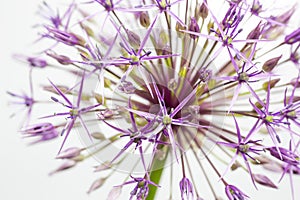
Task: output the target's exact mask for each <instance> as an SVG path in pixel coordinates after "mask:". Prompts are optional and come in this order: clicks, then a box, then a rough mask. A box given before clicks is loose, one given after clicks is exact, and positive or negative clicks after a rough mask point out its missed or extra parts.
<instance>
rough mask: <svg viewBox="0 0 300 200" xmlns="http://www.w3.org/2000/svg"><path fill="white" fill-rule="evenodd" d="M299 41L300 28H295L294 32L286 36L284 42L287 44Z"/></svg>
mask: <svg viewBox="0 0 300 200" xmlns="http://www.w3.org/2000/svg"><path fill="white" fill-rule="evenodd" d="M299 41H300V28H298V29H297V30H295V31H294V32H292V33H291V34H289V35H287V36H286V37H285V38H284V42H285V43H286V44H294V43H296V42H299Z"/></svg>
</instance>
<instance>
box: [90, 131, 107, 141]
mask: <svg viewBox="0 0 300 200" xmlns="http://www.w3.org/2000/svg"><path fill="white" fill-rule="evenodd" d="M91 136H92V138H94V139H96V140H105V136H104V134H103V133H100V132H95V133H92V134H91Z"/></svg>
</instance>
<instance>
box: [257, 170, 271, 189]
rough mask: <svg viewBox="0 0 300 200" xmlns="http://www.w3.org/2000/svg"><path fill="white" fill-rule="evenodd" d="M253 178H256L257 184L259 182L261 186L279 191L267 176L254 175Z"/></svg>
mask: <svg viewBox="0 0 300 200" xmlns="http://www.w3.org/2000/svg"><path fill="white" fill-rule="evenodd" d="M253 178H254V180H255V182H257V183H259V184H261V185H264V186H268V187H271V188H276V189H277V186H276V185H275V184H274V183H273V182H272V181H271V180H270V179H269V178H268V177H267V176H265V175H262V174H253Z"/></svg>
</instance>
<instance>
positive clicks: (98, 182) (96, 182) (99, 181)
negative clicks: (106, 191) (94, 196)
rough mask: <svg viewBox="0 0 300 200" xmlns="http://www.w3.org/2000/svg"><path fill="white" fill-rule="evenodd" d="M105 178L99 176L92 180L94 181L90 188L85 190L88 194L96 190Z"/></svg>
mask: <svg viewBox="0 0 300 200" xmlns="http://www.w3.org/2000/svg"><path fill="white" fill-rule="evenodd" d="M105 180H106V179H105V178H99V179H97V180H95V181H94V183H93V184H92V185H91V187H90V189H89V190H88V191H87V193H88V194H90V193H91V192H93V191H95V190H97V189H98V188H100V187H101V186H102V185H103V183H104V182H105Z"/></svg>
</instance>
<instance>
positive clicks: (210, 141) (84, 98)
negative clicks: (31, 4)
mask: <svg viewBox="0 0 300 200" xmlns="http://www.w3.org/2000/svg"><path fill="white" fill-rule="evenodd" d="M278 3H279V1H278ZM276 8H280V9H276ZM38 13H39V14H40V15H41V16H42V18H43V20H46V22H42V23H38V26H36V27H37V28H38V29H39V34H38V37H37V43H36V45H39V44H40V43H42V42H44V41H45V42H46V45H47V46H46V47H45V46H42V48H43V49H41V51H40V52H41V55H38V56H36V55H35V56H24V55H21V54H17V55H15V58H16V59H17V60H19V61H22V62H25V63H27V64H29V66H30V68H29V80H30V81H29V83H30V95H25V94H23V95H18V94H16V93H12V92H8V94H9V95H10V96H12V97H13V98H16V99H19V100H20V101H18V102H15V103H17V104H22V105H25V107H26V108H27V109H28V113H27V115H26V117H27V120H26V123H25V124H24V125H23V127H22V129H21V133H22V134H23V135H24V136H25V137H37V138H38V139H37V140H36V141H34V142H33V143H36V142H43V141H48V140H52V139H54V138H56V139H57V138H60V136H62V137H63V138H62V141H61V143H60V149H59V150H58V155H57V156H56V159H59V160H62V164H61V165H60V166H59V167H58V168H57V169H55V170H53V171H52V172H50V175H53V174H56V173H58V172H62V171H65V170H69V169H71V168H74V167H77V166H78V165H79V164H80V163H82V162H84V161H85V160H86V159H88V158H95V170H94V172H95V174H97V175H98V177H97V178H95V181H94V182H93V183H92V184H91V186H90V187H89V189H88V190H87V193H91V192H94V191H96V190H102V191H103V192H106V195H107V199H109V200H112V199H138V200H142V199H147V200H151V199H183V200H192V199H197V200H200V199H220V198H227V199H229V200H246V199H249V198H250V197H251V195H252V194H253V193H255V192H256V189H257V188H258V186H266V187H270V188H272V189H279V188H280V183H278V184H277V182H276V183H274V182H273V180H274V179H275V178H276V177H274V176H275V175H274V174H273V173H272V172H276V173H277V174H278V173H279V174H278V175H279V178H280V180H281V179H283V178H285V177H286V176H285V175H286V174H288V175H289V179H290V188H291V197H292V198H293V199H296V195H295V193H297V192H298V191H297V190H296V189H294V181H295V180H297V177H295V176H296V175H298V174H300V161H299V157H300V156H299V145H300V140H299V139H300V138H299V137H300V134H299V132H300V120H299V117H300V96H299V88H300V80H299V77H300V75H299V74H300V66H299V53H300V52H299V47H300V28H299V27H295V26H294V24H292V23H291V20H293V19H294V18H295V19H297V16H295V14H297V13H299V12H298V11H297V6H296V5H293V4H290V5H289V6H287V7H284V8H282V7H281V4H280V3H279V4H278V5H277V4H276V3H275V4H274V6H272V7H269V6H268V4H267V2H263V1H258V0H224V1H214V0H212V1H207V0H193V1H191V0H190V1H189V0H132V1H131V0H94V1H93V0H92V1H86V2H84V3H83V2H81V1H77V0H74V1H72V2H71V3H70V4H69V5H68V6H67V7H66V8H62V9H60V8H59V9H56V8H52V6H50V2H49V3H43V5H42V6H41V7H40V9H39V12H38ZM298 17H299V16H298ZM33 71H34V72H35V71H37V72H38V71H39V72H41V71H42V72H45V74H47V75H48V72H50V71H51V72H53V71H55V75H54V76H53V75H51V73H49V75H48V76H49V77H48V79H46V80H45V81H44V82H43V83H42V84H41V85H42V87H41V90H40V91H37V90H36V89H37V88H38V87H39V86H40V85H39V84H34V85H33V83H34V82H33V79H34V78H35V76H33V75H36V76H37V74H33ZM287 72H288V73H287ZM50 80H51V81H50ZM54 80H55V81H54ZM70 81H71V84H70ZM72 81H73V82H72ZM33 88H35V96H33ZM45 96H46V98H47V101H45V100H41V99H39V98H45ZM42 103H43V105H45V104H47V105H49V111H48V112H45V111H43V112H41V111H40V110H39V109H38V108H37V109H33V105H39V104H42ZM35 108H36V107H35ZM33 112H34V113H35V114H37V115H38V116H39V118H38V119H34V118H32V116H33V115H31V113H33ZM34 116H35V115H34ZM33 121H34V123H32V122H33ZM76 131H77V132H78V133H79V134H77V135H75V132H76ZM265 132H267V133H268V134H264V133H265ZM59 133H60V134H59ZM74 136H79V137H81V139H82V141H83V146H82V147H78V146H73V145H72V144H70V142H69V139H70V138H71V137H74ZM53 151H57V150H53ZM237 170H239V171H240V173H242V174H244V175H245V176H243V179H245V180H237V179H234V178H233V177H234V176H232V175H234V174H235V173H236V172H235V171H237ZM269 172H270V173H269ZM115 174H117V176H118V179H114V177H115ZM244 177H245V178H244ZM241 181H243V182H241ZM245 181H246V183H247V184H248V187H246V188H245V187H243V185H245V184H242V183H244V182H245ZM298 181H299V178H298ZM112 183H113V184H112ZM104 186H105V187H106V186H107V187H108V186H110V188H111V190H110V191H104V190H103V187H104ZM207 188H209V190H207ZM221 191H222V192H221ZM244 191H245V193H244ZM246 194H247V195H246ZM274 194H275V191H274ZM101 195H102V196H100V197H101V198H102V199H103V198H105V197H103V194H102V193H101Z"/></svg>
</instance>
